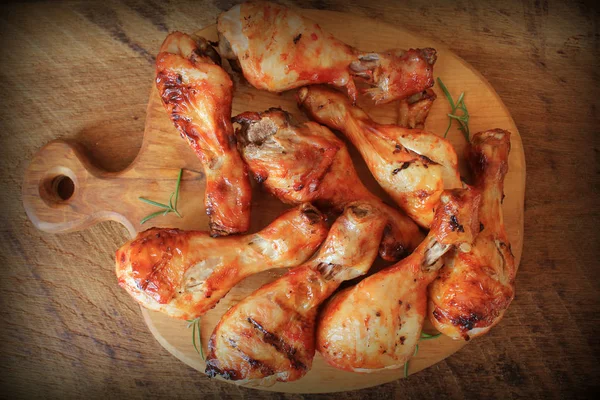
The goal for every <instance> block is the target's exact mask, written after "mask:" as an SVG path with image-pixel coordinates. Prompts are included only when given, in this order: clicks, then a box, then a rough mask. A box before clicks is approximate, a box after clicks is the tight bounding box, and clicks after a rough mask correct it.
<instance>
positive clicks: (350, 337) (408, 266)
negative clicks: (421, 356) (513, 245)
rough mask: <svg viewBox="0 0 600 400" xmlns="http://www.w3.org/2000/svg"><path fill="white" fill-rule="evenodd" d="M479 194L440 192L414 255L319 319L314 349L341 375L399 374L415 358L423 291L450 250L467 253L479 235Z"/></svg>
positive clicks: (345, 294) (333, 303) (336, 300)
mask: <svg viewBox="0 0 600 400" xmlns="http://www.w3.org/2000/svg"><path fill="white" fill-rule="evenodd" d="M479 197H480V196H479V194H478V193H477V192H476V191H474V190H472V189H454V190H447V191H444V192H443V193H442V195H441V197H440V203H439V204H438V205H437V209H436V213H435V218H434V220H433V224H432V226H431V230H430V231H429V234H428V235H427V237H426V238H425V240H424V241H423V243H422V244H420V245H419V247H417V249H416V250H415V251H414V253H413V254H411V255H410V256H408V257H407V258H405V259H404V260H402V261H400V262H399V263H398V264H396V265H393V266H391V267H388V268H386V269H384V270H382V271H379V272H377V273H376V274H373V275H371V276H369V277H368V278H366V279H364V280H362V281H361V282H360V283H358V284H357V285H356V286H354V287H351V288H348V289H346V290H343V291H341V292H340V293H338V294H337V295H336V296H334V297H333V298H332V299H331V300H330V301H329V302H328V303H327V304H326V305H325V307H324V309H323V311H322V312H321V315H320V316H319V319H318V322H317V323H318V328H317V349H318V350H319V352H320V353H321V354H322V355H323V357H325V360H326V361H327V362H328V363H329V364H331V365H333V366H335V367H337V368H341V369H345V370H348V371H355V372H374V371H378V370H381V369H393V368H400V367H402V366H403V365H404V363H406V361H407V360H408V359H409V358H410V357H411V356H412V355H413V354H414V350H415V346H416V344H417V341H418V340H419V337H420V335H421V329H422V326H423V321H424V319H425V316H426V314H427V286H428V285H429V284H430V283H431V281H433V280H434V279H435V277H436V276H437V274H438V270H439V268H440V267H441V266H442V261H441V260H440V258H441V257H442V255H443V254H444V253H446V252H447V251H448V250H449V249H451V248H453V247H454V246H458V248H459V249H460V251H468V250H469V247H470V246H469V243H471V242H472V240H473V236H474V235H475V234H476V232H477V230H478V229H479V226H478V223H477V208H478V203H479Z"/></svg>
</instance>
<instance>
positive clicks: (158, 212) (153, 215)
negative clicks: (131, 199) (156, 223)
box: [140, 211, 165, 225]
mask: <svg viewBox="0 0 600 400" xmlns="http://www.w3.org/2000/svg"><path fill="white" fill-rule="evenodd" d="M164 214H165V213H164V211H157V212H153V213H152V214H150V215H146V216H145V217H144V218H143V219H142V220H141V221H140V224H142V225H144V223H146V221H148V220H150V219H152V218H154V217H158V216H159V215H164Z"/></svg>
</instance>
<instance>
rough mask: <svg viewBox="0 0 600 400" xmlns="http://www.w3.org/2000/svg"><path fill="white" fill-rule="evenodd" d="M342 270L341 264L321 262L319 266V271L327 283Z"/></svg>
mask: <svg viewBox="0 0 600 400" xmlns="http://www.w3.org/2000/svg"><path fill="white" fill-rule="evenodd" d="M341 269H342V266H341V265H339V264H333V263H324V262H321V263H319V265H317V271H318V272H319V273H320V274H321V276H323V279H325V280H326V281H330V280H332V279H333V278H334V277H335V276H336V275H337V274H338V273H339V272H340V270H341Z"/></svg>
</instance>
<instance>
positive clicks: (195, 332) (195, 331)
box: [187, 317, 206, 360]
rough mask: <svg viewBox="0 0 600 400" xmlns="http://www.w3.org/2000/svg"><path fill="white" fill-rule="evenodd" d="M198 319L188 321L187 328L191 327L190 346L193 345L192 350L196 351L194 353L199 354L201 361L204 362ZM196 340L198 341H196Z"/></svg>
mask: <svg viewBox="0 0 600 400" xmlns="http://www.w3.org/2000/svg"><path fill="white" fill-rule="evenodd" d="M200 318H201V317H198V318H196V319H188V320H187V322H188V326H187V327H188V328H189V327H190V326H191V327H192V344H193V345H194V349H196V353H198V354H200V357H202V360H206V358H205V357H204V348H203V347H202V330H201V328H200ZM196 339H198V340H197V341H196Z"/></svg>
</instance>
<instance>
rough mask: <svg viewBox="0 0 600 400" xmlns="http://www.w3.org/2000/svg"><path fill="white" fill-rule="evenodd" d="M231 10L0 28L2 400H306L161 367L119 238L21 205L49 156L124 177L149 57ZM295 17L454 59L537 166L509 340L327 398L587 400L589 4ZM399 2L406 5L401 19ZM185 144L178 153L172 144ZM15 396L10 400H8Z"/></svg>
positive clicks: (593, 123) (595, 340) (113, 13)
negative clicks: (361, 20)
mask: <svg viewBox="0 0 600 400" xmlns="http://www.w3.org/2000/svg"><path fill="white" fill-rule="evenodd" d="M233 3H234V2H230V1H213V2H210V1H185V2H179V1H169V2H166V3H163V2H160V1H158V0H154V1H147V2H143V1H138V0H125V1H123V2H120V3H118V2H113V1H111V0H104V1H98V2H78V1H68V2H50V1H36V2H25V3H21V4H17V3H15V4H8V5H2V6H1V7H2V8H1V11H0V41H1V46H0V49H1V50H0V51H1V54H0V94H1V99H2V100H1V101H2V107H0V184H1V190H2V193H1V194H0V210H1V211H0V266H1V268H3V270H4V272H5V273H4V274H3V276H2V279H1V280H0V299H1V303H0V304H1V308H0V309H1V310H2V317H1V323H0V346H1V353H0V354H1V356H0V357H1V358H0V365H1V370H0V393H2V394H3V395H4V396H7V397H15V396H16V397H21V398H25V397H26V398H31V397H60V398H72V397H83V396H86V397H87V396H89V397H93V398H106V397H107V396H113V397H118V398H121V397H126V398H142V397H144V398H147V397H161V396H169V397H178V398H187V397H190V398H191V397H194V398H233V397H248V398H270V397H277V398H301V397H303V396H301V395H277V394H272V393H267V392H258V391H254V390H251V389H245V388H239V387H236V386H234V385H230V384H224V383H221V382H215V381H211V380H209V379H208V378H206V377H205V376H204V375H202V374H200V373H198V372H197V371H195V370H193V369H191V368H189V367H187V366H186V365H184V364H183V363H181V362H180V361H178V360H177V359H176V358H174V357H172V356H171V355H170V354H169V353H168V352H167V351H166V350H164V349H163V348H162V347H161V346H160V345H159V344H158V343H157V342H156V341H155V340H154V338H153V337H152V335H151V334H150V332H149V331H148V330H147V328H146V326H145V324H144V322H143V320H142V318H141V315H140V309H139V307H138V306H137V304H136V303H134V301H133V300H132V299H131V298H130V297H129V296H128V295H127V294H126V293H125V292H124V291H123V290H121V289H120V288H119V287H118V285H117V283H116V279H115V276H114V272H113V255H114V252H115V250H116V249H117V248H118V247H119V246H120V245H121V244H122V243H123V242H124V241H125V240H126V232H125V230H124V228H123V227H122V226H120V225H118V224H116V223H103V224H100V225H97V226H95V227H93V228H91V229H88V230H86V231H84V232H78V233H71V234H62V235H52V234H47V233H44V232H41V231H38V230H36V229H35V228H34V227H33V226H32V224H31V223H30V222H29V220H28V219H27V217H26V215H25V212H24V210H23V206H22V204H21V201H20V185H21V180H22V178H23V173H24V170H25V168H26V167H27V164H28V161H29V160H30V159H31V157H32V156H33V154H34V153H35V152H36V151H37V150H38V149H40V147H42V146H43V145H44V144H45V143H46V142H48V141H50V140H52V139H55V138H68V139H73V140H76V141H78V142H81V143H83V145H84V146H85V147H86V149H87V150H88V152H89V153H90V155H91V156H92V158H93V159H94V161H95V162H96V163H97V164H98V165H99V166H100V167H103V168H105V169H109V170H113V171H116V170H120V169H122V168H124V167H125V166H127V165H128V164H129V163H130V162H131V161H132V160H133V158H134V157H135V155H136V153H137V152H138V149H139V147H140V144H141V140H142V132H143V128H144V117H145V110H146V104H147V102H148V94H149V92H150V87H151V85H152V77H153V70H154V68H153V62H154V55H155V54H156V52H157V49H158V48H159V46H160V43H161V42H162V40H163V39H164V37H165V35H166V34H167V32H168V31H171V30H175V29H177V30H181V31H185V32H192V31H195V30H197V29H199V28H201V27H203V26H206V25H209V24H212V23H214V21H215V18H216V16H217V15H218V14H219V12H221V11H222V10H226V9H228V8H229V7H231V6H232V4H233ZM349 3H350V2H348V1H344V0H316V1H302V2H299V3H297V4H298V5H300V6H301V7H304V8H321V9H330V10H337V11H343V12H348V13H354V14H357V15H361V16H368V17H371V18H374V19H377V20H380V21H382V22H385V23H391V24H402V25H403V26H404V27H406V28H407V29H409V30H412V31H414V32H416V33H419V34H421V35H424V36H427V37H430V38H431V39H433V40H435V41H438V42H439V43H442V44H444V45H445V46H447V47H449V48H450V49H452V50H453V51H454V52H455V53H457V54H458V55H459V56H461V57H463V58H464V59H465V60H466V61H468V62H469V63H471V64H472V65H473V66H474V67H475V68H477V69H478V70H479V71H480V72H481V73H482V74H483V75H484V76H485V77H486V78H487V79H488V80H489V81H490V83H491V84H492V86H494V88H495V89H496V91H497V92H498V93H499V95H500V96H501V97H502V99H503V100H504V102H505V104H506V105H507V107H508V108H509V110H510V112H511V113H512V116H513V118H514V120H515V122H516V124H517V126H518V128H519V131H520V133H521V135H522V137H523V144H524V147H525V155H526V161H527V191H526V200H525V243H524V249H523V259H522V262H521V266H520V270H519V273H518V275H517V281H516V285H517V295H516V298H515V301H514V302H513V304H512V305H511V307H510V309H509V311H508V313H507V314H506V316H505V318H504V320H503V321H502V323H501V324H500V325H499V326H497V327H496V328H495V329H493V330H492V331H491V332H490V334H489V335H487V336H485V337H483V338H481V339H477V340H474V341H473V342H472V343H470V344H469V345H468V346H466V347H465V348H464V349H463V350H461V351H460V352H458V353H457V354H455V355H453V356H451V357H450V358H448V359H447V360H445V361H443V362H441V363H439V364H437V365H435V366H434V367H432V368H429V369H427V370H425V371H423V372H421V373H418V374H416V375H414V376H411V377H410V378H409V379H406V380H398V381H396V382H393V383H389V384H386V385H383V386H379V387H376V388H372V389H366V390H362V391H358V392H346V393H343V394H332V395H322V396H320V397H322V398H331V399H334V398H335V399H358V398H373V399H379V398H384V397H385V398H389V397H392V396H395V397H398V398H403V399H413V398H415V399H421V398H436V399H439V398H467V397H469V398H471V397H475V398H500V399H506V398H514V397H525V396H526V397H528V398H534V399H535V398H544V399H545V398H571V397H580V398H582V397H585V395H586V394H588V393H589V392H590V390H592V389H593V388H594V387H595V388H596V389H598V379H599V378H600V367H599V358H600V354H599V353H600V352H599V350H600V339H599V338H600V335H599V334H598V333H597V332H595V331H594V329H596V328H597V327H598V326H599V322H600V317H599V315H600V314H599V312H600V307H599V304H600V296H599V295H600V279H599V278H600V263H599V261H598V259H599V258H600V251H599V248H598V242H599V235H598V233H597V229H598V228H597V227H598V225H599V224H600V218H599V206H600V204H599V194H598V192H599V191H600V189H599V188H600V179H599V172H600V154H599V149H600V140H599V138H600V132H599V128H598V127H599V126H600V120H599V117H598V113H599V112H600V110H599V109H598V108H599V106H600V104H599V101H598V98H600V79H599V75H598V71H600V61H599V60H600V59H599V58H598V56H597V53H598V50H599V45H600V37H599V32H598V29H599V28H598V24H599V18H598V14H599V13H598V9H597V8H596V6H593V5H592V4H593V3H594V2H592V1H589V2H581V1H577V2H574V1H571V2H568V4H564V3H567V2H563V1H540V0H536V1H503V2H495V1H483V2H474V1H464V0H456V1H441V0H430V1H406V2H394V1H392V0H385V1H384V0H382V1H377V2H370V1H363V2H357V3H352V4H349ZM396 3H398V4H396ZM174 140H177V139H176V138H174ZM11 395H12V396H11Z"/></svg>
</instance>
